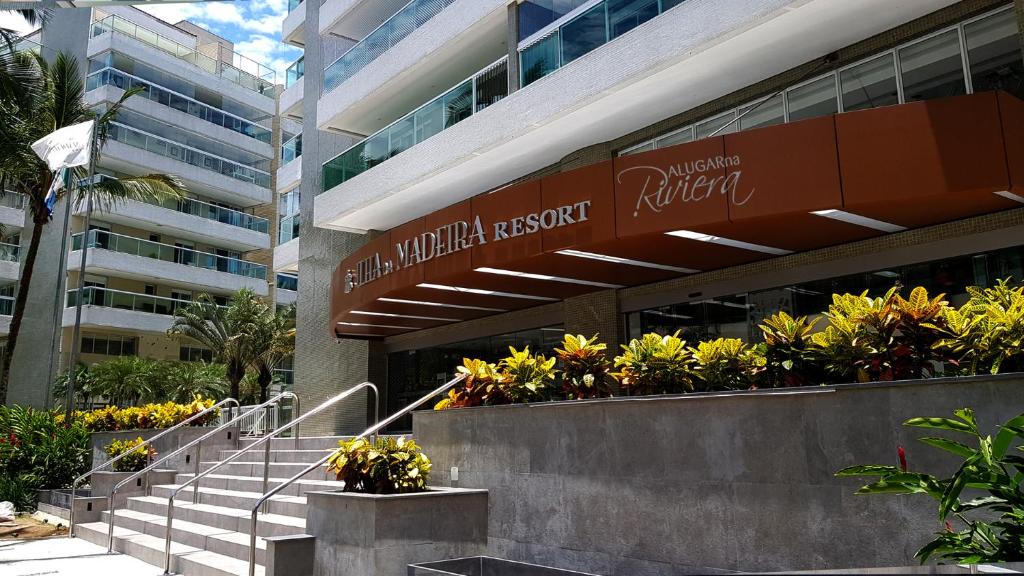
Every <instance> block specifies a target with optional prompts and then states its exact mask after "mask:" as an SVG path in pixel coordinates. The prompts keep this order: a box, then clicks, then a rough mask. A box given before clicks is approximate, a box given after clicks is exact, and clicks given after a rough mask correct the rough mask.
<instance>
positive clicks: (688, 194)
mask: <svg viewBox="0 0 1024 576" xmlns="http://www.w3.org/2000/svg"><path fill="white" fill-rule="evenodd" d="M712 170H725V174H724V175H722V176H711V175H709V174H708V172H710V171H712ZM629 172H636V173H638V174H637V175H638V176H639V177H640V178H643V179H644V180H643V186H642V187H641V188H640V195H639V196H638V197H637V199H636V208H634V210H633V217H634V218H636V217H639V216H640V212H641V211H644V210H650V211H651V212H655V213H660V212H662V211H663V210H664V209H665V207H666V206H668V205H670V204H672V203H673V202H700V201H702V200H707V199H708V198H710V197H711V196H713V195H715V194H721V195H722V196H727V197H728V199H729V201H730V202H732V203H733V204H734V205H736V206H742V205H744V204H746V203H747V202H749V201H750V199H751V198H752V197H753V196H754V192H755V191H756V189H755V188H751V189H750V191H749V192H747V193H745V194H744V193H742V192H740V190H739V187H740V178H741V177H742V176H743V171H742V170H740V157H739V156H712V157H711V158H708V159H707V160H694V161H690V162H682V163H679V164H672V165H671V166H669V167H668V169H663V168H659V167H657V166H631V167H629V168H625V169H623V170H620V171H619V174H618V176H617V177H616V180H617V181H618V183H619V184H622V178H623V176H624V175H625V174H626V173H629Z"/></svg>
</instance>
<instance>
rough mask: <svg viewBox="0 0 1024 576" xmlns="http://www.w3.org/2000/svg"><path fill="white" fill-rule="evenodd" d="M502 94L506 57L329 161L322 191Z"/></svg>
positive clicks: (498, 98)
mask: <svg viewBox="0 0 1024 576" xmlns="http://www.w3.org/2000/svg"><path fill="white" fill-rule="evenodd" d="M505 96H508V62H507V58H502V59H501V60H499V61H497V62H495V63H493V64H491V65H490V66H488V67H487V68H485V69H483V70H481V71H480V72H477V73H476V74H474V75H473V76H472V77H471V78H469V79H467V80H465V81H464V82H461V83H459V84H458V85H457V86H455V87H454V88H451V89H449V90H448V91H446V92H445V93H444V94H441V95H440V96H437V97H435V98H434V99H432V100H430V101H429V102H427V103H426V104H424V105H422V106H420V107H419V108H417V109H416V110H413V111H412V112H409V113H408V114H406V115H405V116H403V117H402V118H400V119H398V120H397V121H395V122H394V123H392V124H391V125H389V126H386V127H384V128H383V129H382V130H381V131H380V132H377V133H376V134H373V135H372V136H370V137H368V138H367V139H366V140H363V141H362V142H360V143H358V144H356V145H355V146H352V147H351V148H349V149H348V150H345V151H344V152H342V153H341V154H339V155H338V156H336V157H334V158H333V159H331V160H328V161H327V162H326V163H325V164H324V167H323V186H324V190H330V189H331V188H333V187H335V186H337V185H339V184H342V183H344V182H347V181H348V180H350V179H352V178H354V177H356V176H358V175H360V174H362V173H363V172H366V171H367V170H369V169H370V168H373V167H374V166H376V165H378V164H380V163H382V162H384V161H386V160H388V159H389V158H393V157H395V156H397V155H398V154H400V153H402V152H404V151H405V150H407V149H409V148H411V147H413V146H415V145H416V144H419V143H420V142H423V141H424V140H426V139H427V138H430V137H431V136H433V135H435V134H438V133H439V132H441V131H443V130H447V129H448V128H451V127H452V126H454V125H455V124H457V123H459V122H461V121H462V120H465V119H466V118H469V117H470V116H472V115H473V114H476V113H478V112H480V111H481V110H484V109H485V108H487V107H488V106H490V105H492V104H494V103H496V102H498V101H500V100H501V99H502V98H504V97H505Z"/></svg>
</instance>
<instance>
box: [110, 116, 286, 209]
mask: <svg viewBox="0 0 1024 576" xmlns="http://www.w3.org/2000/svg"><path fill="white" fill-rule="evenodd" d="M107 138H108V139H107V143H106V144H105V146H104V149H103V164H104V165H109V166H111V167H112V168H114V169H116V170H119V171H122V172H126V173H134V174H149V173H153V172H163V173H168V174H177V175H178V176H180V177H181V178H182V179H183V180H185V183H186V185H187V186H188V187H189V189H191V190H194V191H196V192H202V193H203V194H204V195H206V196H210V197H214V198H216V199H218V200H223V201H225V202H228V203H232V204H240V205H243V206H251V205H255V204H265V203H267V202H269V201H270V196H271V195H270V191H269V189H268V188H269V186H270V174H269V173H268V172H265V171H263V170H259V169H257V168H253V167H251V166H246V165H244V164H241V163H239V162H235V161H232V160H228V159H227V158H222V157H220V156H216V155H213V154H210V153H208V152H204V151H202V150H199V149H197V148H192V147H191V146H185V145H183V144H180V143H178V142H174V141H172V140H168V139H166V138H162V137H160V136H156V135H154V134H150V133H148V132H143V131H142V130H138V129H136V128H131V127H129V126H126V125H124V124H121V123H118V122H112V123H111V124H110V129H109V131H108V133H107ZM133 148H134V149H137V150H142V151H144V152H145V153H148V154H145V153H143V154H140V153H138V152H132V151H131V150H132V149H133ZM182 163H184V164H188V165H190V166H192V167H194V168H185V169H183V167H182Z"/></svg>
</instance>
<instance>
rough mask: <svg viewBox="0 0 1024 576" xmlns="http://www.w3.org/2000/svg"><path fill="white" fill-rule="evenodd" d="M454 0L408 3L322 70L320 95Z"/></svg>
mask: <svg viewBox="0 0 1024 576" xmlns="http://www.w3.org/2000/svg"><path fill="white" fill-rule="evenodd" d="M454 1H455V0H412V2H409V3H408V4H406V5H405V7H404V8H402V9H401V10H399V11H398V12H396V13H395V15H394V16H392V17H391V18H388V19H387V20H385V21H384V23H383V24H381V25H380V26H378V27H377V29H376V30H374V31H373V32H370V34H368V35H367V36H366V38H363V39H362V40H360V41H359V43H358V44H356V45H355V46H353V47H352V48H350V49H349V50H348V51H347V52H345V53H344V54H342V55H341V56H340V57H339V58H338V59H337V60H335V61H334V62H332V63H331V64H330V65H328V66H327V68H326V69H325V70H324V93H327V92H330V91H331V90H334V89H335V88H337V87H338V86H340V85H341V84H342V83H343V82H344V81H346V80H348V79H349V78H351V77H352V76H354V75H355V73H356V72H359V71H360V70H362V69H363V68H364V67H365V66H366V65H367V64H369V63H370V62H373V61H374V60H376V59H377V58H379V57H380V55H381V54H383V53H385V52H387V51H388V50H390V49H391V47H392V46H394V45H395V44H398V43H399V42H401V41H402V40H403V39H405V37H406V36H408V35H409V34H412V32H413V31H414V30H416V29H417V28H419V27H420V26H423V25H424V24H426V23H427V22H428V21H429V20H430V19H431V18H433V17H434V16H437V15H438V14H439V13H440V12H441V10H444V9H445V8H447V7H448V5H449V4H451V3H452V2H454Z"/></svg>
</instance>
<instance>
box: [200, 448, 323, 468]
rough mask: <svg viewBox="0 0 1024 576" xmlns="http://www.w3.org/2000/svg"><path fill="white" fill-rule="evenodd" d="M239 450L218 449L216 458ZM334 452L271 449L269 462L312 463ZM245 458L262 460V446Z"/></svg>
mask: <svg viewBox="0 0 1024 576" xmlns="http://www.w3.org/2000/svg"><path fill="white" fill-rule="evenodd" d="M238 452H240V451H239V450H220V451H219V454H218V460H222V461H223V460H226V459H227V458H230V457H231V456H234V455H235V454H237V453H238ZM332 452H334V450H333V449H315V450H271V451H270V461H271V462H282V463H301V464H312V463H313V462H316V461H318V460H320V459H321V458H323V457H324V456H327V455H328V454H330V453H332ZM246 454H248V455H250V456H247V457H246V458H245V459H246V460H250V461H252V460H255V461H258V462H263V454H264V450H263V447H262V446H260V447H257V448H253V449H252V450H250V451H248V452H246Z"/></svg>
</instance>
